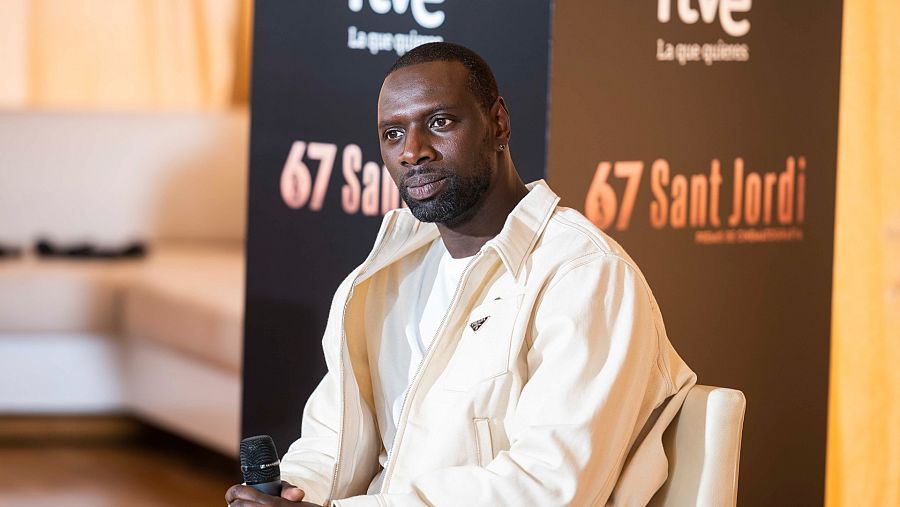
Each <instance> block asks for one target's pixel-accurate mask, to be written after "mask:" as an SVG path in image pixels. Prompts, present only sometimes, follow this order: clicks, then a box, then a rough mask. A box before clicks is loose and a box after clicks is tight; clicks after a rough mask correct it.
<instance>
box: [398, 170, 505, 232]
mask: <svg viewBox="0 0 900 507" xmlns="http://www.w3.org/2000/svg"><path fill="white" fill-rule="evenodd" d="M491 173H492V171H491V167H490V162H489V160H488V158H487V157H486V156H485V157H482V158H481V159H480V160H478V162H477V166H476V167H475V170H474V171H472V173H471V174H470V175H468V176H464V177H461V176H459V173H457V172H456V171H454V170H452V169H449V170H448V169H442V170H440V171H428V170H426V171H410V172H409V173H408V174H407V175H406V178H409V177H410V176H414V175H416V174H438V175H440V176H441V177H443V178H445V188H444V190H443V191H442V192H440V193H439V194H437V195H435V196H434V197H432V198H431V199H428V200H425V201H418V200H416V199H413V198H412V197H410V195H409V191H408V189H407V186H406V185H405V184H401V185H400V186H399V188H400V196H401V197H403V201H404V202H406V205H407V206H408V207H409V211H411V212H412V214H413V216H414V217H416V219H418V220H419V221H420V222H436V223H440V224H447V225H454V224H458V223H462V222H464V221H465V220H466V219H468V218H469V217H470V216H472V215H473V214H474V213H475V212H476V211H477V208H478V207H479V205H480V203H481V200H482V198H483V197H484V195H485V194H486V193H487V191H488V188H490V186H491ZM404 179H405V178H404Z"/></svg>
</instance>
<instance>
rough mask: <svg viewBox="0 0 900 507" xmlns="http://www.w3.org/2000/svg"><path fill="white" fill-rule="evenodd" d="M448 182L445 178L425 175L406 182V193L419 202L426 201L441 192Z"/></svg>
mask: <svg viewBox="0 0 900 507" xmlns="http://www.w3.org/2000/svg"><path fill="white" fill-rule="evenodd" d="M446 181H447V178H446V177H445V176H438V175H433V174H430V175H429V174H424V175H419V176H413V177H411V178H409V179H407V180H406V182H405V185H406V192H407V193H408V194H409V196H410V197H412V198H413V199H415V200H417V201H424V200H426V199H430V198H432V197H434V196H435V195H436V194H437V193H438V192H440V191H441V190H442V189H443V188H444V185H445V183H446Z"/></svg>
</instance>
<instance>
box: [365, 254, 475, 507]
mask: <svg viewBox="0 0 900 507" xmlns="http://www.w3.org/2000/svg"><path fill="white" fill-rule="evenodd" d="M471 259H472V257H464V258H461V259H454V258H453V257H451V256H450V253H449V252H448V251H447V249H446V247H444V242H443V241H442V240H441V239H440V238H438V239H436V240H434V242H433V243H432V244H431V247H430V248H429V249H428V252H427V253H426V254H425V258H424V259H423V260H422V269H419V270H417V271H416V273H417V275H418V276H419V280H418V283H414V284H413V285H412V286H413V287H416V286H417V287H418V290H414V291H409V292H408V293H404V294H399V296H398V298H397V301H396V302H395V305H399V306H398V308H408V309H409V313H408V318H407V320H406V326H405V333H404V335H403V336H387V335H385V336H384V337H383V340H384V341H383V342H382V343H381V350H380V354H379V356H380V357H379V360H378V364H377V366H376V369H377V375H378V378H379V381H380V384H381V389H380V390H378V392H376V393H375V402H376V404H378V405H380V406H379V408H378V415H379V418H378V424H379V426H380V429H381V438H382V442H383V443H384V449H390V448H391V446H392V445H393V443H394V435H396V433H397V424H398V423H399V422H400V410H401V409H402V408H403V401H404V398H405V396H406V391H407V389H408V388H409V385H410V384H411V383H412V380H413V377H415V376H416V372H417V371H418V369H419V364H420V363H421V362H422V359H423V358H424V357H425V354H426V352H427V351H428V347H429V346H430V345H431V342H432V341H433V340H434V338H435V335H436V334H437V331H438V327H440V325H441V321H442V320H443V319H444V316H445V315H446V313H447V311H448V310H449V309H450V302H451V300H452V299H453V295H454V293H455V292H456V288H457V285H459V280H460V278H461V277H462V273H463V271H464V270H465V269H466V266H468V264H469V261H470V260H471ZM407 358H408V359H409V360H408V361H407V360H406V359H407ZM388 414H390V416H389V417H388ZM379 462H380V463H381V466H382V467H384V465H385V463H386V462H387V451H382V453H381V455H380V456H379ZM383 473H384V472H383V470H382V472H381V473H379V474H378V475H377V476H376V477H375V479H374V480H373V481H372V483H371V484H370V485H369V492H370V493H372V492H376V491H377V490H378V489H379V488H380V487H381V481H382V477H383Z"/></svg>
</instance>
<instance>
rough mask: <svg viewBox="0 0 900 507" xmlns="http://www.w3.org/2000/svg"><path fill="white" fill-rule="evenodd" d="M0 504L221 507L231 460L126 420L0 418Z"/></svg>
mask: <svg viewBox="0 0 900 507" xmlns="http://www.w3.org/2000/svg"><path fill="white" fill-rule="evenodd" d="M0 477H2V478H3V483H4V484H3V487H2V488H0V506H19V505H27V506H30V507H45V506H46V507H50V506H53V507H114V506H115V507H119V506H129V507H131V506H134V507H152V506H186V507H187V506H207V505H212V506H216V505H224V503H225V500H224V495H225V490H226V489H228V487H229V486H230V485H231V484H234V483H235V482H239V479H240V471H239V468H238V465H237V463H236V460H234V459H231V458H228V457H225V456H222V455H219V454H217V453H214V452H211V451H208V450H206V449H204V448H201V447H198V446H196V445H194V444H192V443H190V442H187V441H185V440H182V439H180V438H177V437H175V436H173V435H170V434H168V433H164V432H162V431H160V430H156V429H154V428H151V427H149V426H146V425H144V424H142V423H139V422H137V421H135V420H133V419H129V418H125V417H65V418H58V417H53V418H48V417H0Z"/></svg>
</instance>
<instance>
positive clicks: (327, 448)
mask: <svg viewBox="0 0 900 507" xmlns="http://www.w3.org/2000/svg"><path fill="white" fill-rule="evenodd" d="M355 273H356V271H354V272H353V273H351V274H350V276H348V277H347V279H345V280H344V282H343V283H342V284H341V286H340V287H339V288H338V290H337V291H336V293H335V296H334V299H333V300H332V303H331V309H330V311H329V315H328V324H327V325H326V328H325V335H324V338H323V339H322V349H323V351H324V353H325V363H326V366H327V368H328V370H327V373H326V374H325V377H323V378H322V380H321V381H320V382H319V385H318V386H316V388H315V390H314V391H313V393H312V395H310V397H309V399H308V400H307V402H306V405H305V407H304V409H303V420H302V424H301V430H300V438H298V439H297V440H295V441H294V442H293V443H292V444H291V446H290V448H289V449H288V451H287V453H285V455H284V456H283V457H282V458H281V478H282V480H285V481H287V482H289V483H291V484H293V485H295V486H297V487H299V488H301V489H302V490H303V491H304V492H305V493H306V496H305V497H304V501H306V502H312V503H316V504H322V503H324V502H325V501H326V499H327V498H328V495H329V493H330V489H331V483H332V478H333V475H334V467H335V462H336V460H337V452H338V439H339V432H340V424H341V379H340V334H341V333H340V326H341V320H342V315H343V301H344V297H343V296H344V295H346V293H347V291H348V290H349V286H350V284H351V283H352V280H353V279H354V278H355Z"/></svg>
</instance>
